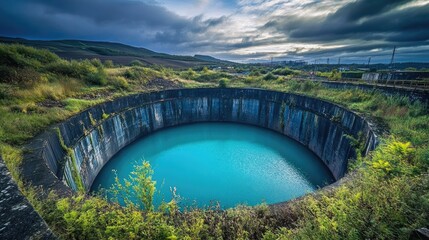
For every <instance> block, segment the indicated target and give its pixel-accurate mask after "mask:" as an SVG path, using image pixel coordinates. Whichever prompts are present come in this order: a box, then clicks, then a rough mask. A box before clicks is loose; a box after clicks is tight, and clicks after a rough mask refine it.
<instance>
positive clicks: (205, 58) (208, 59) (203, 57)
mask: <svg viewBox="0 0 429 240" xmlns="http://www.w3.org/2000/svg"><path fill="white" fill-rule="evenodd" d="M194 58H196V59H198V60H201V61H205V62H213V63H223V64H235V63H234V62H230V61H226V60H222V59H218V58H214V57H212V56H207V55H198V54H196V55H194Z"/></svg>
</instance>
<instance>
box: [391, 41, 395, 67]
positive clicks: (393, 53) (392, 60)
mask: <svg viewBox="0 0 429 240" xmlns="http://www.w3.org/2000/svg"><path fill="white" fill-rule="evenodd" d="M395 52H396V46H393V52H392V58H391V59H390V66H391V67H393V62H394V60H395Z"/></svg>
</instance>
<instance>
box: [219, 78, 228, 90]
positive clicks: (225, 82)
mask: <svg viewBox="0 0 429 240" xmlns="http://www.w3.org/2000/svg"><path fill="white" fill-rule="evenodd" d="M227 85H228V79H226V78H222V79H220V80H219V87H220V88H226V87H227Z"/></svg>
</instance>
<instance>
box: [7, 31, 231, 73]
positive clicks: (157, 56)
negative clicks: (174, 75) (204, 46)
mask: <svg viewBox="0 0 429 240" xmlns="http://www.w3.org/2000/svg"><path fill="white" fill-rule="evenodd" d="M0 43H19V44H24V45H27V46H31V47H36V48H43V49H47V50H49V51H51V52H53V53H55V54H57V55H58V56H60V57H62V58H65V59H69V60H70V59H93V58H98V59H100V60H102V61H105V60H112V61H113V62H114V63H115V64H121V65H128V64H130V63H131V62H132V61H135V60H138V61H140V62H142V63H143V64H144V65H147V66H150V65H163V66H165V67H172V68H188V67H193V66H196V65H209V64H213V61H207V60H205V59H200V58H196V57H191V56H177V55H169V54H165V53H158V52H154V51H151V50H149V49H146V48H140V47H133V46H129V45H125V44H121V43H113V42H95V41H82V40H53V41H43V40H27V39H23V38H8V37H0ZM213 59H214V58H213ZM219 61H221V60H219ZM221 62H223V63H226V61H221Z"/></svg>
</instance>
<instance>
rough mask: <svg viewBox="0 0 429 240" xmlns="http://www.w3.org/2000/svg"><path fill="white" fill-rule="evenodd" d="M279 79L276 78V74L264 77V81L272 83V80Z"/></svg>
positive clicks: (268, 74)
mask: <svg viewBox="0 0 429 240" xmlns="http://www.w3.org/2000/svg"><path fill="white" fill-rule="evenodd" d="M276 79H277V77H276V76H274V74H272V73H267V74H266V75H265V76H264V80H265V81H271V80H276Z"/></svg>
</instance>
